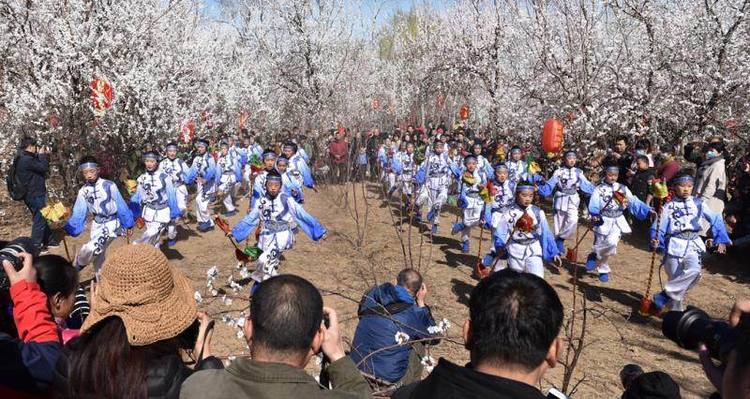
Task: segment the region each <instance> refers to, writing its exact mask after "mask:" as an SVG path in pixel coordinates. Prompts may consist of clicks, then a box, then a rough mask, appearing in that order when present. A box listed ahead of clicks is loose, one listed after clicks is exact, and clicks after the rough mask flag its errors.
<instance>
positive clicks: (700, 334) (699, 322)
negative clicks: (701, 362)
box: [661, 306, 737, 363]
mask: <svg viewBox="0 0 750 399" xmlns="http://www.w3.org/2000/svg"><path fill="white" fill-rule="evenodd" d="M661 331H662V334H664V336H665V337H667V338H669V339H670V340H672V341H673V342H674V343H676V344H677V345H679V346H680V347H681V348H685V349H690V350H695V349H698V346H699V345H700V344H701V343H703V344H704V345H706V347H707V348H708V353H709V354H710V355H711V357H712V358H714V359H716V360H719V361H721V362H722V363H724V362H726V360H727V356H728V355H729V352H731V351H732V349H734V346H735V344H736V342H737V332H736V330H735V329H734V328H732V327H731V326H729V324H728V323H726V322H723V321H717V320H712V319H711V318H710V317H709V316H708V314H707V313H706V312H704V311H703V310H701V309H698V308H696V307H693V306H688V308H687V309H686V310H685V311H683V312H679V311H670V312H667V314H666V315H664V321H663V322H662V325H661Z"/></svg>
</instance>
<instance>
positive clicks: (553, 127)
mask: <svg viewBox="0 0 750 399" xmlns="http://www.w3.org/2000/svg"><path fill="white" fill-rule="evenodd" d="M562 147H563V124H562V122H560V121H559V120H557V119H556V118H550V119H547V121H546V122H544V129H543V130H542V149H543V150H544V152H546V153H553V154H556V153H558V152H560V151H561V150H562Z"/></svg>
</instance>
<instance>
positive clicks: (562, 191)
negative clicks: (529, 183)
mask: <svg viewBox="0 0 750 399" xmlns="http://www.w3.org/2000/svg"><path fill="white" fill-rule="evenodd" d="M576 161H577V156H576V153H575V151H566V152H565V155H564V156H563V166H561V167H560V168H558V169H557V170H555V172H554V173H553V174H552V177H551V178H550V179H549V180H547V182H546V183H544V184H540V185H539V194H541V195H542V196H543V197H549V196H550V195H552V193H553V192H554V194H555V196H554V199H553V202H552V207H553V213H552V215H553V220H554V231H555V242H556V243H557V248H558V250H559V251H560V253H563V252H565V240H567V239H568V238H570V237H572V236H574V235H575V232H576V229H578V208H579V206H580V205H581V197H580V196H579V195H578V190H581V191H583V192H584V193H586V194H588V195H591V193H592V192H593V191H594V185H593V184H591V182H590V181H589V179H587V178H586V176H585V175H584V174H583V171H582V170H581V169H578V168H576Z"/></svg>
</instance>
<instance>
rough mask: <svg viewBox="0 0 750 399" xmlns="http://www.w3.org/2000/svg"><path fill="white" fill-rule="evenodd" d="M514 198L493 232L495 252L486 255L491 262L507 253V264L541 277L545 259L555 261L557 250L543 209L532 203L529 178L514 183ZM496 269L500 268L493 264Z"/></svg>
mask: <svg viewBox="0 0 750 399" xmlns="http://www.w3.org/2000/svg"><path fill="white" fill-rule="evenodd" d="M515 191H516V194H515V202H514V203H513V205H512V206H511V207H510V209H508V211H507V212H505V213H501V214H500V220H499V221H498V224H497V228H496V229H495V230H494V232H493V234H492V241H493V243H494V247H495V251H494V254H490V255H489V256H486V257H485V261H484V264H485V266H490V265H491V264H492V262H491V261H494V257H496V256H499V257H500V258H505V257H507V259H508V267H510V268H511V269H513V270H515V271H517V272H525V273H532V274H535V275H537V276H539V277H542V278H544V262H553V261H554V262H556V261H558V259H559V258H558V256H559V255H560V253H559V252H558V250H557V245H555V238H554V236H553V235H552V232H551V231H550V229H549V225H548V224H547V218H546V217H545V216H544V211H542V210H541V209H539V207H537V206H535V205H533V204H532V202H533V201H534V191H535V187H534V185H533V184H532V183H530V182H528V181H520V182H519V183H518V184H517V185H516V189H515ZM495 269H496V270H499V268H497V266H496V268H495Z"/></svg>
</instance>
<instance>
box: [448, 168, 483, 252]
mask: <svg viewBox="0 0 750 399" xmlns="http://www.w3.org/2000/svg"><path fill="white" fill-rule="evenodd" d="M477 164H478V163H477V157H476V156H474V155H471V154H470V155H467V156H466V158H464V167H465V168H466V170H465V171H464V172H463V174H462V175H461V177H460V178H459V179H460V181H459V183H458V185H459V191H460V192H459V194H458V207H459V208H461V209H463V219H462V220H461V221H460V222H458V223H456V224H454V225H453V229H451V234H457V233H458V232H459V231H460V232H461V233H462V234H461V242H462V247H461V250H462V251H463V252H464V253H467V252H469V249H470V242H471V228H472V227H474V226H476V225H478V224H479V221H480V220H481V219H482V217H483V216H484V215H483V213H484V199H482V197H481V196H480V195H479V192H480V191H482V188H483V187H484V186H485V185H487V181H486V180H485V178H484V173H482V172H481V171H480V170H479V168H478V167H477Z"/></svg>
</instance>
